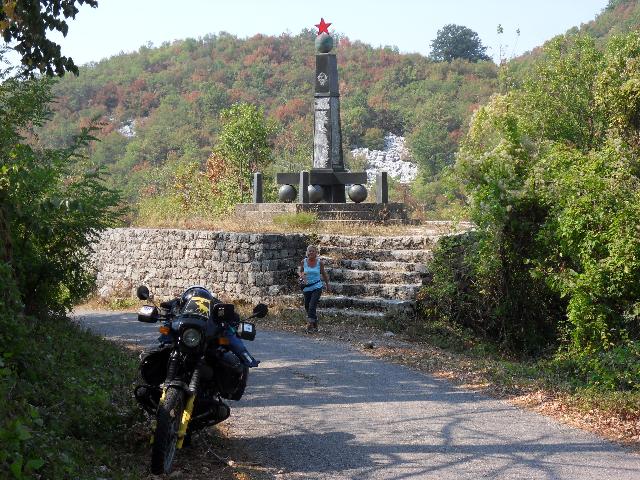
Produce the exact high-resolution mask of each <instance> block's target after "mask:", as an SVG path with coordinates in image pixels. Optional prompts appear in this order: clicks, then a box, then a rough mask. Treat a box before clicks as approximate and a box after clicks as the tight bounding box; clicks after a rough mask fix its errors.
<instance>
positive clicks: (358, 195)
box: [349, 184, 367, 203]
mask: <svg viewBox="0 0 640 480" xmlns="http://www.w3.org/2000/svg"><path fill="white" fill-rule="evenodd" d="M349 198H350V199H351V200H353V201H354V202H356V203H360V202H364V201H365V200H366V199H367V188H366V187H365V186H364V185H360V184H357V185H351V187H349Z"/></svg>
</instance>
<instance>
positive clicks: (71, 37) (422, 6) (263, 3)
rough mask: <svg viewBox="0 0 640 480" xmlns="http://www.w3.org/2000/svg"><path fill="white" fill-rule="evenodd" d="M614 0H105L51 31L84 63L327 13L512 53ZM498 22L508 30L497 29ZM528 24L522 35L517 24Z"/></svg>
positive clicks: (358, 26) (274, 27) (422, 40)
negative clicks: (463, 33)
mask: <svg viewBox="0 0 640 480" xmlns="http://www.w3.org/2000/svg"><path fill="white" fill-rule="evenodd" d="M607 3H608V0H536V1H532V0H448V1H447V0H386V1H378V0H342V1H339V2H326V1H324V2H319V1H314V2H311V1H309V0H226V1H222V0H208V1H207V0H182V1H175V0H172V1H167V0H98V8H95V9H93V8H91V7H88V6H86V5H83V6H80V11H79V13H78V15H77V16H76V20H75V21H70V22H69V33H68V35H67V37H66V38H62V36H57V37H54V36H50V38H51V39H52V40H57V41H59V42H60V43H61V45H62V53H63V55H66V56H71V57H72V58H73V59H74V61H75V62H76V64H78V65H81V64H84V63H88V62H91V61H99V60H101V59H103V58H106V57H110V56H112V55H116V54H118V53H120V52H132V51H135V50H137V49H138V48H139V47H140V46H142V45H146V44H148V42H152V43H153V44H154V45H157V46H159V45H160V44H161V43H162V42H165V41H173V40H177V39H183V38H187V37H192V38H198V37H199V36H204V35H206V34H209V33H218V32H221V31H225V32H229V33H231V34H234V35H237V36H238V37H240V38H245V37H251V36H253V35H255V34H257V33H262V34H266V35H280V34H281V33H285V32H289V33H291V34H297V33H299V32H300V31H301V30H302V29H304V28H315V27H314V25H315V24H316V23H319V21H320V18H321V17H323V18H324V19H325V21H327V22H331V23H332V25H331V27H330V31H332V32H334V31H335V32H339V33H340V34H342V35H346V36H347V37H349V38H350V39H351V40H361V41H363V42H365V43H368V44H371V45H373V46H374V47H377V46H385V45H389V46H396V47H398V49H399V50H400V52H402V53H415V52H417V53H421V54H423V55H428V54H429V52H430V43H431V41H432V40H433V39H434V38H435V37H436V35H437V32H438V30H439V29H440V28H442V27H443V26H444V25H446V24H449V23H455V24H457V25H464V26H466V27H469V28H471V29H472V30H474V31H475V32H477V33H478V35H479V37H480V39H481V41H482V44H483V45H484V46H486V47H488V49H487V53H488V54H489V55H490V56H492V57H493V58H494V60H496V61H497V60H498V59H499V52H500V49H502V51H503V52H504V53H503V56H504V57H506V58H510V57H513V56H517V55H520V54H522V53H524V52H526V51H529V50H531V49H533V48H535V47H536V46H539V45H541V44H542V43H544V42H545V41H546V40H548V39H550V38H552V37H553V36H555V35H558V34H560V33H564V32H565V31H566V30H568V29H569V28H571V27H573V26H579V25H580V24H581V23H586V22H588V21H590V20H592V19H593V18H595V17H596V15H597V14H598V13H600V12H601V11H602V10H603V9H604V7H605V6H606V5H607ZM498 24H500V25H502V27H503V29H504V33H503V34H502V35H498V34H497V27H498ZM518 29H519V30H520V35H519V36H518V35H517V33H516V30H518Z"/></svg>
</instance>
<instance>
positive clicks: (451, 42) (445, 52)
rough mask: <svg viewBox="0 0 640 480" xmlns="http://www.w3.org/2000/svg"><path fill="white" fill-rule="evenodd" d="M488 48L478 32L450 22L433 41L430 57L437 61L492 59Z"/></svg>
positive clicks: (439, 31)
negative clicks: (484, 45) (488, 53)
mask: <svg viewBox="0 0 640 480" xmlns="http://www.w3.org/2000/svg"><path fill="white" fill-rule="evenodd" d="M486 50H487V47H483V46H482V42H481V41H480V38H479V37H478V34H477V33H476V32H474V31H473V30H471V29H470V28H467V27H463V26H461V25H454V24H452V23H450V24H449V25H445V26H444V27H442V28H441V29H440V30H438V35H437V36H436V38H435V40H433V41H432V42H431V55H430V58H431V59H432V60H434V61H436V62H451V61H452V60H455V59H456V58H462V59H464V60H468V61H470V62H477V61H478V60H491V58H489V57H488V56H487V55H486V53H485V52H486Z"/></svg>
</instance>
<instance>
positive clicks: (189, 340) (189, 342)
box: [181, 328, 202, 348]
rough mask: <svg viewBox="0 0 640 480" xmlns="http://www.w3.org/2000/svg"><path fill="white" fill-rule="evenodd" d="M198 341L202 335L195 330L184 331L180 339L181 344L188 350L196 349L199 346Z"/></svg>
mask: <svg viewBox="0 0 640 480" xmlns="http://www.w3.org/2000/svg"><path fill="white" fill-rule="evenodd" d="M200 340H202V333H200V331H198V330H196V329H195V328H188V329H186V330H185V331H184V333H183V334H182V338H181V341H182V343H184V344H185V345H186V346H187V347H189V348H193V347H197V346H198V345H199V344H200Z"/></svg>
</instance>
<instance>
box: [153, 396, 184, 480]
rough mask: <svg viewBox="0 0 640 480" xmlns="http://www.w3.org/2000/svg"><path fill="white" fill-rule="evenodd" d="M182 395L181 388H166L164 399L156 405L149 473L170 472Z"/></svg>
mask: <svg viewBox="0 0 640 480" xmlns="http://www.w3.org/2000/svg"><path fill="white" fill-rule="evenodd" d="M184 396H185V395H184V392H183V391H182V390H180V389H178V388H168V389H167V393H166V395H165V396H164V400H162V401H161V402H160V405H159V406H158V413H157V414H156V431H155V433H154V436H153V447H152V449H151V473H153V474H154V475H159V474H162V473H169V472H171V467H172V466H173V459H174V457H175V455H176V444H177V443H178V430H179V429H180V422H181V421H182V412H183V411H184Z"/></svg>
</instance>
